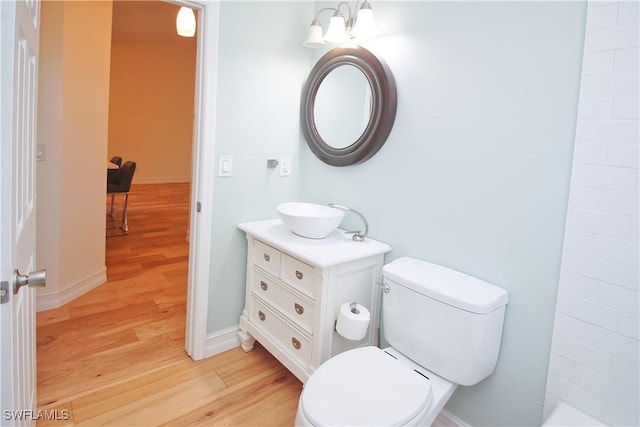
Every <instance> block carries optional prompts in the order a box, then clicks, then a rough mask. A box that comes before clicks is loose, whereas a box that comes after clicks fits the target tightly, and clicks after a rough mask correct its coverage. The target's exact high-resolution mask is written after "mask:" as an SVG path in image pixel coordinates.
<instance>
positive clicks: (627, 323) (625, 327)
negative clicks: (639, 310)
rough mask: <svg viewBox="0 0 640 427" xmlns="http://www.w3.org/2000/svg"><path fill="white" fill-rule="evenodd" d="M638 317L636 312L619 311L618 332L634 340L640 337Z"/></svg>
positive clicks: (639, 320)
mask: <svg viewBox="0 0 640 427" xmlns="http://www.w3.org/2000/svg"><path fill="white" fill-rule="evenodd" d="M639 329H640V319H639V318H638V315H637V314H630V313H624V312H619V313H618V332H620V333H621V334H622V335H624V336H625V337H629V338H633V339H635V340H638V339H640V336H638V334H639V333H640V331H639Z"/></svg>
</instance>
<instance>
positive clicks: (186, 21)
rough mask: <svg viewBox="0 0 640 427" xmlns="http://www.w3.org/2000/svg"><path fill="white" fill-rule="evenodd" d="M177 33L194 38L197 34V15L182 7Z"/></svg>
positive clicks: (177, 22)
mask: <svg viewBox="0 0 640 427" xmlns="http://www.w3.org/2000/svg"><path fill="white" fill-rule="evenodd" d="M176 31H177V32H178V35H179V36H182V37H193V36H194V35H195V34H196V15H195V14H194V13H193V10H191V9H190V8H188V7H184V6H182V7H181V8H180V10H179V11H178V16H177V17H176Z"/></svg>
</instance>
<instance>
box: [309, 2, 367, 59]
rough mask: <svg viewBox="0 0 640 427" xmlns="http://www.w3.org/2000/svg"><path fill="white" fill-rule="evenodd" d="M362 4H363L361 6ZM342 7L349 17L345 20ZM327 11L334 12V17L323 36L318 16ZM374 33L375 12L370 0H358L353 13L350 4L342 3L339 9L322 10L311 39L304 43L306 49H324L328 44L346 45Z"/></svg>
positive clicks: (326, 8) (310, 33)
mask: <svg viewBox="0 0 640 427" xmlns="http://www.w3.org/2000/svg"><path fill="white" fill-rule="evenodd" d="M361 3H362V4H361ZM342 6H346V8H347V10H348V12H349V17H348V18H347V19H345V16H344V13H343V12H342V10H341V8H342ZM326 10H332V11H333V16H332V17H331V20H330V21H329V28H328V29H327V33H326V34H325V35H324V37H323V36H322V25H321V24H320V21H319V20H318V15H320V13H321V12H324V11H326ZM372 31H373V11H372V10H371V5H370V4H369V2H368V0H364V2H363V1H362V0H357V2H356V5H355V8H354V11H353V13H352V10H351V7H350V6H349V3H347V2H346V1H343V2H340V3H339V4H338V7H335V8H334V7H325V8H323V9H320V10H319V11H318V12H317V13H316V15H315V17H314V19H313V21H311V28H310V30H309V37H307V39H306V40H305V41H304V42H303V43H302V45H303V46H304V47H311V48H316V47H324V46H325V45H326V44H327V43H344V42H347V41H349V40H351V39H353V38H356V37H360V38H362V37H366V36H367V35H369V34H371V32H372Z"/></svg>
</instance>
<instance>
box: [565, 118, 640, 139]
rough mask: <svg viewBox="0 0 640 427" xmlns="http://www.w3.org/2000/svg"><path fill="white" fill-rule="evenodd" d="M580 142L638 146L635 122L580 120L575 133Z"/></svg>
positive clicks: (636, 124) (638, 135) (639, 136)
mask: <svg viewBox="0 0 640 427" xmlns="http://www.w3.org/2000/svg"><path fill="white" fill-rule="evenodd" d="M576 140H577V141H580V142H618V143H624V144H638V143H639V141H640V131H639V130H638V121H637V120H580V121H578V128H577V132H576Z"/></svg>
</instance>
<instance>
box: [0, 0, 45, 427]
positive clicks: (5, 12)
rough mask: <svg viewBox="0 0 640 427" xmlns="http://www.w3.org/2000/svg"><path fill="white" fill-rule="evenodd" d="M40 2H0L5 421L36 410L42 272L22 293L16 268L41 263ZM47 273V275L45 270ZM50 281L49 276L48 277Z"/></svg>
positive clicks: (28, 421) (0, 331)
mask: <svg viewBox="0 0 640 427" xmlns="http://www.w3.org/2000/svg"><path fill="white" fill-rule="evenodd" d="M39 13H40V3H39V2H38V1H36V0H16V1H0V19H1V25H0V46H1V50H0V70H1V73H2V74H1V80H0V81H1V83H0V84H1V85H2V86H1V91H0V95H1V96H0V104H1V107H0V112H1V114H0V118H1V121H0V123H1V124H0V136H1V139H0V141H1V146H0V201H1V204H0V205H1V206H0V279H1V281H2V282H5V284H6V287H7V288H8V289H7V292H5V293H6V297H5V298H6V299H7V301H6V302H5V303H3V304H0V375H1V376H0V403H1V405H2V414H0V417H1V419H0V424H3V425H5V424H6V425H33V424H34V423H35V421H34V419H35V416H36V413H35V412H33V411H35V409H36V393H35V391H36V380H35V373H36V365H35V356H36V345H35V289H33V288H32V285H34V284H36V283H34V282H35V280H34V278H35V276H39V275H38V274H35V275H34V274H33V273H31V274H30V276H31V277H30V279H31V280H29V278H25V279H26V280H25V281H26V282H28V284H29V286H22V287H20V289H19V291H18V292H17V293H15V294H14V289H15V282H16V281H15V280H14V274H13V273H14V271H15V270H19V271H20V272H21V273H23V274H24V273H30V272H32V270H34V268H35V242H36V241H35V236H36V233H35V231H36V222H35V221H36V218H35V217H36V216H35V141H36V100H37V82H38V38H39V26H40V14H39ZM40 278H41V279H43V277H40ZM42 282H43V280H42Z"/></svg>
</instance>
